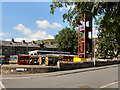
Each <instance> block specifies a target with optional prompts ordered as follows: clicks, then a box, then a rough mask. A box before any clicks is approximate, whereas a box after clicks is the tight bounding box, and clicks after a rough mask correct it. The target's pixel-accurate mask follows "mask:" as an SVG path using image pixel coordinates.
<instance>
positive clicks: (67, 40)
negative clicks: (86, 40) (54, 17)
mask: <svg viewBox="0 0 120 90" xmlns="http://www.w3.org/2000/svg"><path fill="white" fill-rule="evenodd" d="M55 40H56V42H57V43H58V48H59V50H60V51H64V52H71V54H75V53H77V44H78V35H77V32H76V31H75V30H71V29H70V28H67V27H66V28H65V29H62V30H61V31H60V32H59V34H57V35H56V36H55ZM74 52H75V53H74Z"/></svg>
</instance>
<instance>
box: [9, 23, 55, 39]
mask: <svg viewBox="0 0 120 90" xmlns="http://www.w3.org/2000/svg"><path fill="white" fill-rule="evenodd" d="M53 24H54V23H53ZM56 25H57V24H56V23H55V24H54V26H56ZM14 29H15V30H18V31H20V32H21V33H22V34H23V35H25V36H26V37H23V38H15V41H22V40H26V41H31V40H38V39H54V37H53V36H52V35H48V34H47V33H46V32H45V31H42V30H38V31H37V32H32V30H31V29H30V28H28V27H25V26H24V25H23V24H18V25H17V26H16V27H14ZM8 40H9V39H8Z"/></svg>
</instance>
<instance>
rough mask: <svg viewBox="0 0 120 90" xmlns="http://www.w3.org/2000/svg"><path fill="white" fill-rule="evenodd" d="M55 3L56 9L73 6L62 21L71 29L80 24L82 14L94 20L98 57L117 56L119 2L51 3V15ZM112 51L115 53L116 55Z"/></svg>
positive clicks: (119, 23)
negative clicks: (96, 29) (67, 23)
mask: <svg viewBox="0 0 120 90" xmlns="http://www.w3.org/2000/svg"><path fill="white" fill-rule="evenodd" d="M56 3H57V7H58V8H60V7H63V6H65V7H68V6H71V5H74V6H75V8H74V9H72V8H70V9H69V10H68V12H67V13H65V14H63V21H65V20H67V21H68V22H69V24H70V25H71V26H73V28H75V27H78V26H79V25H80V24H81V23H80V18H83V13H86V14H87V15H90V16H92V17H93V18H94V19H95V24H96V25H98V26H99V28H98V30H99V33H98V47H99V48H98V52H99V54H100V56H104V58H107V57H108V56H110V57H116V56H117V55H118V54H119V51H120V31H119V29H120V2H64V3H63V2H53V4H52V5H50V7H51V11H50V13H51V14H54V11H55V9H56V6H55V4H56ZM98 17H99V18H98ZM114 51H117V54H115V53H114Z"/></svg>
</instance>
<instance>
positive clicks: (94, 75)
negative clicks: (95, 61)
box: [2, 65, 119, 89]
mask: <svg viewBox="0 0 120 90" xmlns="http://www.w3.org/2000/svg"><path fill="white" fill-rule="evenodd" d="M2 82H3V84H4V86H5V87H6V88H99V89H102V88H118V83H119V80H118V65H109V66H102V67H94V68H85V69H75V70H67V71H58V72H52V73H39V74H24V75H3V76H2Z"/></svg>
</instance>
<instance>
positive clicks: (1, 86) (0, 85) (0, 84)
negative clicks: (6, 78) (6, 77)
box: [0, 81, 6, 90]
mask: <svg viewBox="0 0 120 90" xmlns="http://www.w3.org/2000/svg"><path fill="white" fill-rule="evenodd" d="M2 88H4V89H5V86H4V85H3V84H2V82H1V81H0V89H2ZM5 90H6V89H5Z"/></svg>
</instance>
